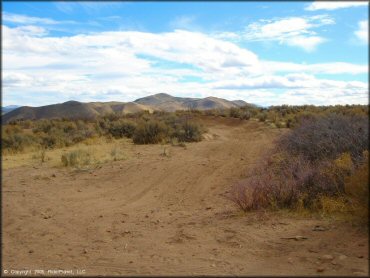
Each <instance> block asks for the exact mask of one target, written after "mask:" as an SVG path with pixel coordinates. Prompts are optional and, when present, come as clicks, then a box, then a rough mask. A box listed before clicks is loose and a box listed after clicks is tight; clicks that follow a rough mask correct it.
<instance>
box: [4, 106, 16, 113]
mask: <svg viewBox="0 0 370 278" xmlns="http://www.w3.org/2000/svg"><path fill="white" fill-rule="evenodd" d="M18 107H19V106H18V105H8V106H5V107H3V108H2V109H1V114H5V113H8V112H10V111H13V110H14V109H17V108H18Z"/></svg>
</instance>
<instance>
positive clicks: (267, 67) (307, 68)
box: [261, 61, 368, 75]
mask: <svg viewBox="0 0 370 278" xmlns="http://www.w3.org/2000/svg"><path fill="white" fill-rule="evenodd" d="M261 63H262V66H263V71H264V72H267V73H270V74H271V73H279V72H305V73H311V74H352V75H354V74H367V73H368V66H367V65H356V64H351V63H343V62H333V63H320V64H297V63H289V62H274V61H261Z"/></svg>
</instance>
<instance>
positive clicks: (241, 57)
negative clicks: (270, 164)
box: [3, 22, 367, 105]
mask: <svg viewBox="0 0 370 278" xmlns="http://www.w3.org/2000/svg"><path fill="white" fill-rule="evenodd" d="M309 24H312V22H311V23H309ZM302 26H303V25H302ZM36 27H37V26H36ZM36 27H31V26H22V27H16V28H10V27H7V26H3V81H4V83H3V86H4V87H3V93H4V97H3V100H4V103H5V104H11V103H17V101H16V100H18V101H23V103H19V104H28V105H44V104H50V103H53V102H54V103H55V102H61V101H67V100H70V99H75V100H80V101H96V100H104V101H109V100H117V101H131V100H133V99H136V98H138V97H142V96H145V95H148V94H153V93H161V92H167V93H170V94H173V95H178V96H188V97H189V96H193V97H206V96H211V95H213V96H216V97H223V98H226V99H245V100H246V101H249V102H255V103H257V104H277V103H278V102H279V103H280V104H282V103H290V104H294V103H298V102H300V101H302V95H304V96H305V97H304V98H305V101H306V100H310V101H311V103H316V104H317V103H319V102H321V101H323V100H327V99H329V100H330V101H331V102H335V101H337V102H343V101H348V102H349V103H350V102H357V103H359V102H362V103H365V102H364V101H365V98H364V95H366V96H367V86H365V85H364V83H363V82H342V81H335V80H328V79H324V80H322V79H317V78H316V77H315V76H314V75H313V74H316V73H326V74H342V73H351V74H364V73H367V67H366V66H365V65H353V64H350V63H326V64H312V65H306V64H295V63H283V62H274V61H261V60H260V59H259V58H258V56H257V55H256V54H255V53H253V52H252V51H249V50H248V49H245V48H242V47H240V46H238V45H237V44H235V43H232V42H229V41H225V40H222V39H220V38H218V39H217V38H215V37H212V36H211V35H207V34H204V33H200V32H190V31H184V30H175V31H173V32H167V33H149V32H129V31H117V32H100V33H99V32H98V33H94V34H89V35H85V34H80V35H74V36H66V37H52V36H50V35H48V34H45V32H44V30H43V29H37V28H36ZM298 30H300V29H298ZM274 32H275V31H274ZM289 32H294V30H293V31H292V30H290V31H289ZM302 72H305V73H306V74H305V75H302V74H300V75H299V74H298V75H297V73H302ZM276 73H282V74H285V75H276ZM293 73H294V74H293ZM308 73H309V74H308ZM186 78H188V81H186V82H183V81H182V80H183V79H186ZM199 79H200V80H203V81H195V80H199ZM192 80H193V81H192ZM233 86H234V88H232V87H233ZM237 86H239V88H236V87H237ZM227 87H229V88H227ZM365 87H366V88H365ZM216 88H217V89H216ZM276 89H280V90H284V93H282V94H279V95H277V94H276V92H275V91H274V90H276ZM311 90H312V91H313V92H315V93H312V94H311V95H310V97H309V98H308V97H307V95H309V94H310V91H311ZM320 90H321V92H324V93H325V95H326V97H325V98H323V97H321V96H319V94H318V92H319V91H320ZM112 92H113V93H112ZM31 96H32V97H31ZM347 96H351V99H350V100H349V99H348V97H347ZM366 101H367V97H366Z"/></svg>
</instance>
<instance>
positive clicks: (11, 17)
mask: <svg viewBox="0 0 370 278" xmlns="http://www.w3.org/2000/svg"><path fill="white" fill-rule="evenodd" d="M2 16H3V22H11V23H16V24H26V25H33V24H45V25H55V24H61V23H74V22H73V21H56V20H54V19H50V18H44V17H34V16H27V15H20V14H13V13H8V12H3V14H2Z"/></svg>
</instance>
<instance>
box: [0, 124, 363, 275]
mask: <svg viewBox="0 0 370 278" xmlns="http://www.w3.org/2000/svg"><path fill="white" fill-rule="evenodd" d="M204 121H205V123H206V125H207V126H208V128H209V132H208V134H207V136H206V139H205V140H204V141H202V142H200V143H192V144H187V147H186V149H185V148H182V147H173V146H165V147H164V146H160V145H149V146H137V145H133V144H127V145H126V146H125V149H124V151H125V152H126V153H127V155H128V159H126V160H123V161H116V162H112V163H109V164H106V165H104V166H103V167H102V168H100V169H97V170H94V171H91V172H79V173H78V172H71V171H70V170H67V169H61V168H51V167H46V166H44V167H40V168H37V169H35V168H33V167H20V168H15V169H9V170H5V171H4V172H3V247H2V248H3V269H18V270H19V269H45V270H47V269H66V270H69V269H74V270H75V269H85V270H86V274H88V275H132V274H136V275H137V274H142V275H197V274H213V275H222V274H228V275H230V274H231V275H274V274H275V275H305V274H315V275H317V274H323V275H357V274H358V275H366V274H367V273H368V267H367V266H368V259H369V257H368V253H367V250H368V240H367V237H366V233H364V232H363V231H359V230H357V229H356V228H353V227H350V226H348V225H342V224H338V223H336V222H329V221H328V220H326V221H324V220H315V219H302V218H300V219H294V218H292V217H289V218H282V217H278V216H277V215H273V214H271V213H270V214H268V213H266V214H265V213H250V214H247V215H242V214H240V213H239V212H238V211H237V210H236V209H235V208H234V207H233V206H232V205H231V204H230V202H229V201H227V200H226V199H225V198H224V194H225V193H226V192H227V190H228V189H229V187H230V185H231V184H232V183H234V182H236V181H238V180H240V179H241V178H243V177H245V175H246V174H247V173H248V171H250V169H251V168H252V167H253V165H254V163H255V162H256V160H257V159H258V158H259V157H260V156H261V154H262V153H263V151H264V150H266V149H268V148H269V147H271V146H272V142H273V140H274V139H275V138H276V137H277V136H278V134H279V133H280V132H281V131H279V130H277V129H271V128H268V127H266V126H264V125H263V124H261V123H258V122H253V121H248V122H247V121H239V120H234V119H217V120H214V119H208V120H204ZM164 148H166V152H167V153H169V154H168V155H167V156H163V155H161V153H163V149H164ZM316 225H320V226H322V227H325V231H313V230H312V229H313V227H315V226H316ZM296 235H300V236H304V237H307V239H306V240H302V241H300V240H298V241H296V240H289V239H282V238H283V237H291V236H296ZM325 255H330V256H332V257H333V258H330V256H329V257H328V256H325ZM319 257H320V258H319ZM318 271H320V272H318Z"/></svg>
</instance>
